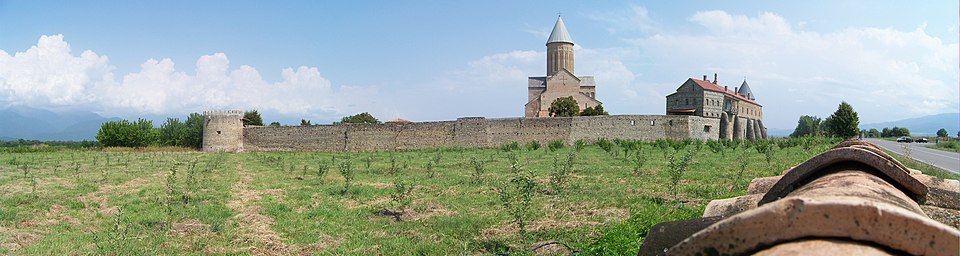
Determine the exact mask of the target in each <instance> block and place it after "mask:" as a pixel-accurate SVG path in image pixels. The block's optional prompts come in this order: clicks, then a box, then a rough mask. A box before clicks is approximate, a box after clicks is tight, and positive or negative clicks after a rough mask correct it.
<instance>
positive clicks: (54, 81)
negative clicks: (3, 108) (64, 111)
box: [0, 35, 113, 106]
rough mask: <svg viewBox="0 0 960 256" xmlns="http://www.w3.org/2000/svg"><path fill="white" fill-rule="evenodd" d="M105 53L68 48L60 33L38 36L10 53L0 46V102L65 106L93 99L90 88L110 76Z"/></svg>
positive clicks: (94, 98)
mask: <svg viewBox="0 0 960 256" xmlns="http://www.w3.org/2000/svg"><path fill="white" fill-rule="evenodd" d="M112 69H113V67H111V66H109V60H108V59H107V57H106V56H98V55H97V54H96V53H94V52H92V51H84V52H82V53H81V54H80V56H74V55H73V54H72V53H71V52H70V45H68V44H67V43H66V42H64V41H63V36H62V35H54V36H41V37H40V40H39V41H38V42H37V45H36V46H33V47H31V48H30V49H28V50H26V51H25V52H18V53H16V54H14V55H13V56H11V55H10V54H8V53H7V52H5V51H2V50H0V103H4V102H7V103H11V102H17V103H24V104H43V105H51V106H65V105H73V104H84V103H89V102H92V101H95V100H96V95H95V94H94V93H92V91H91V90H90V89H91V88H92V87H93V86H94V85H95V84H96V83H100V82H102V81H104V79H109V78H110V72H111V71H112Z"/></svg>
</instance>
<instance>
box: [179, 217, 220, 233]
mask: <svg viewBox="0 0 960 256" xmlns="http://www.w3.org/2000/svg"><path fill="white" fill-rule="evenodd" d="M209 228H210V225H208V224H203V222H200V221H199V220H197V219H185V220H181V221H178V222H175V223H173V225H170V230H171V231H173V232H174V233H177V234H181V235H184V234H192V233H199V232H203V231H206V230H208V229H209Z"/></svg>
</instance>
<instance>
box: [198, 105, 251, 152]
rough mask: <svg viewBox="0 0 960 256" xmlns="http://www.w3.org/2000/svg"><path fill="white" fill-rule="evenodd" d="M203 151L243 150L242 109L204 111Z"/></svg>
mask: <svg viewBox="0 0 960 256" xmlns="http://www.w3.org/2000/svg"><path fill="white" fill-rule="evenodd" d="M203 151H204V152H216V151H228V152H240V151H243V111H240V110H215V111H204V112H203Z"/></svg>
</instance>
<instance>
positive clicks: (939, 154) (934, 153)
mask: <svg viewBox="0 0 960 256" xmlns="http://www.w3.org/2000/svg"><path fill="white" fill-rule="evenodd" d="M865 140H867V141H868V142H870V143H873V144H874V145H877V146H880V147H881V148H884V149H886V150H889V151H893V152H894V153H897V154H900V155H903V150H904V147H907V148H909V150H910V156H911V158H913V159H914V160H917V161H920V162H924V163H927V164H929V165H933V166H936V167H940V169H944V170H947V171H950V172H953V173H960V153H954V152H947V151H943V150H936V149H932V148H927V147H929V146H931V145H933V141H930V143H926V144H924V143H897V142H894V141H887V140H881V139H865Z"/></svg>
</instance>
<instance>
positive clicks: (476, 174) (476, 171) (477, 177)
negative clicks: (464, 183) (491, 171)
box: [470, 157, 483, 184]
mask: <svg viewBox="0 0 960 256" xmlns="http://www.w3.org/2000/svg"><path fill="white" fill-rule="evenodd" d="M470 165H472V166H473V183H475V184H480V181H481V179H482V178H483V161H481V160H477V158H476V157H471V158H470Z"/></svg>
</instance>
